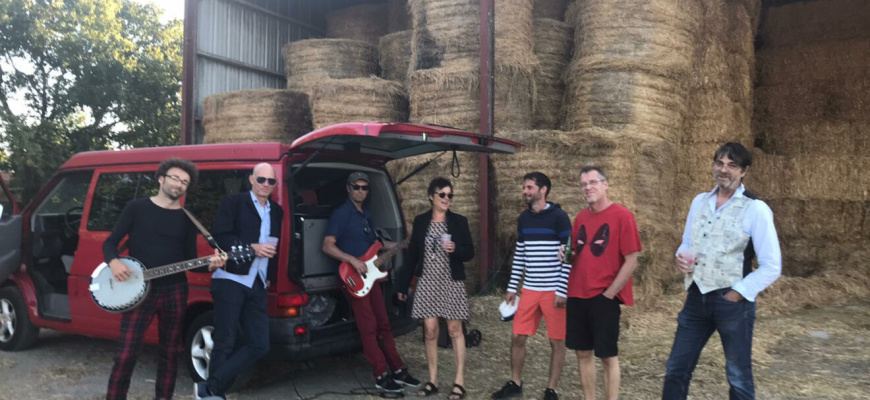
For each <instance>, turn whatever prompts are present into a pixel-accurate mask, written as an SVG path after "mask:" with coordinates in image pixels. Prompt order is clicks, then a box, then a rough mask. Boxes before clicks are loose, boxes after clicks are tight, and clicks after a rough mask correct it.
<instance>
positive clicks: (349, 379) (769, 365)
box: [0, 296, 870, 400]
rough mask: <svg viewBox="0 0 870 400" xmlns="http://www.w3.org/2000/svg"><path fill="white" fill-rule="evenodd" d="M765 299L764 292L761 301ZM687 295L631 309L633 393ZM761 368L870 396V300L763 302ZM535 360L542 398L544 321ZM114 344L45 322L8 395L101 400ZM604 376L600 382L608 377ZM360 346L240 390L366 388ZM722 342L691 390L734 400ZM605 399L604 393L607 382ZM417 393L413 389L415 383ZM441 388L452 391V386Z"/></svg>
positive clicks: (448, 375) (484, 384)
mask: <svg viewBox="0 0 870 400" xmlns="http://www.w3.org/2000/svg"><path fill="white" fill-rule="evenodd" d="M500 301H501V300H500V298H499V297H497V296H488V297H481V298H474V299H472V320H471V322H470V324H469V327H470V328H477V329H480V330H481V331H482V332H483V343H482V344H481V346H480V347H477V348H472V349H469V352H468V363H467V375H466V385H465V386H466V388H467V389H468V391H469V395H468V397H467V398H469V399H488V398H489V395H490V393H491V392H492V391H494V390H496V389H498V388H499V387H500V386H501V385H502V384H503V383H504V382H505V381H506V380H507V379H509V362H510V361H509V343H510V324H509V323H503V322H500V321H499V320H498V317H497V305H498V303H499V302H500ZM761 301H763V299H762V300H761ZM681 303H682V296H672V297H668V298H666V299H664V300H662V301H661V302H659V304H657V305H656V306H655V310H649V309H646V310H644V309H643V308H642V307H639V306H635V307H631V308H625V309H624V311H623V326H622V337H621V340H620V362H621V365H622V371H623V375H622V396H621V398H623V399H658V398H659V396H660V391H661V386H662V380H663V378H664V365H665V360H666V358H667V356H668V354H669V351H670V347H671V342H672V340H673V334H674V330H675V328H676V313H677V311H678V310H679V308H680V306H681ZM398 342H399V350H400V352H401V354H402V355H403V356H404V358H405V361H406V363H407V364H408V365H409V366H410V368H411V371H412V372H413V373H414V374H415V375H416V376H417V377H418V378H421V379H423V380H425V378H426V377H427V372H426V361H425V357H424V353H423V346H422V333H421V331H420V330H417V331H415V332H413V333H411V334H408V335H405V336H403V337H401V338H399V339H398ZM754 345H755V347H754V354H753V358H754V361H755V370H754V372H755V377H756V386H757V392H758V396H757V397H758V398H759V399H773V400H798V399H831V400H833V399H837V400H840V399H843V400H852V399H855V400H857V399H867V398H870V373H868V371H870V300H865V301H860V302H852V303H849V304H847V305H843V306H830V307H821V308H817V309H806V310H800V311H798V312H795V313H792V314H789V315H765V314H764V312H759V317H758V320H757V322H756V326H755V342H754ZM528 346H529V347H528V355H527V359H526V365H525V370H524V374H523V376H524V388H525V398H526V399H536V398H540V397H541V395H542V393H543V390H544V388H545V386H546V380H547V374H548V368H549V367H548V365H549V344H548V341H547V338H546V335H545V333H544V331H543V329H541V330H540V331H539V333H538V334H537V335H535V336H534V337H532V338H530V340H529V342H528ZM113 351H114V345H113V344H112V343H111V342H109V341H105V340H97V339H90V338H84V337H79V336H74V335H65V334H60V333H57V332H45V333H43V334H42V335H41V336H40V339H39V341H38V342H37V345H36V347H35V348H34V349H32V350H29V351H24V352H17V353H0V371H3V372H2V373H0V400H7V399H8V400H13V399H15V400H18V399H99V398H102V396H103V395H102V393H104V392H105V384H106V379H107V374H108V371H109V370H110V369H111V362H112V354H113ZM439 361H440V374H439V382H438V384H439V386H440V387H441V390H442V392H446V391H447V390H449V387H450V384H451V379H452V376H453V373H454V361H453V353H452V350H449V349H442V350H440V351H439ZM155 370H156V359H155V357H154V354H153V349H150V350H149V349H148V348H146V350H145V351H144V352H143V355H142V356H141V357H140V366H139V367H137V370H136V375H134V383H133V385H132V387H131V391H130V398H132V399H148V398H150V396H151V395H152V393H153V389H152V388H153V376H154V372H155ZM185 374H186V371H185V370H184V369H183V368H180V369H179V380H178V384H177V391H176V394H177V396H176V398H179V399H188V398H190V393H191V392H190V385H191V382H190V379H189V378H188V377H186V376H185ZM600 378H601V375H600V374H599V387H600ZM370 384H371V382H370V377H369V371H368V367H367V365H366V363H365V360H364V358H363V357H362V355H361V354H353V355H347V356H339V357H330V358H322V359H318V360H314V361H311V362H307V363H278V362H268V363H267V362H264V363H261V364H259V365H258V366H257V368H256V370H255V371H253V372H252V373H251V374H250V379H249V380H248V383H247V385H246V386H245V387H244V388H243V389H242V390H241V391H239V392H236V393H233V394H231V395H230V396H229V398H230V399H302V398H310V397H311V396H313V395H314V394H317V393H320V392H322V391H326V390H334V391H345V392H346V391H348V390H352V389H355V390H359V387H360V386H367V385H370ZM727 391H728V386H727V383H726V380H725V372H724V359H723V357H722V347H721V344H720V343H719V340H718V338H717V337H716V336H715V335H714V337H713V338H711V340H710V343H709V344H708V346H707V348H706V349H705V351H704V354H703V355H702V356H701V361H700V363H699V365H698V369H697V370H696V372H695V378H694V379H693V382H692V386H691V389H690V398H691V399H693V400H697V399H725V398H727ZM598 393H599V395H598V398H603V393H602V392H601V389H600V388H599V391H598ZM409 394H410V393H409ZM559 394H560V398H562V399H571V400H573V399H582V398H583V396H582V390H581V387H580V382H579V377H578V374H577V362H576V357H575V356H574V355H573V354H568V356H567V357H566V362H565V371H564V372H563V374H562V380H561V382H560V384H559ZM317 398H318V399H346V398H359V399H376V398H377V397H374V396H357V397H347V396H338V395H321V396H320V397H317ZM439 398H443V395H442V396H441V397H439Z"/></svg>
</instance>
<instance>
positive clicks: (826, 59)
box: [757, 29, 870, 86]
mask: <svg viewBox="0 0 870 400" xmlns="http://www.w3.org/2000/svg"><path fill="white" fill-rule="evenodd" d="M868 30H870V29H868ZM757 63H758V82H759V84H761V85H768V86H770V85H778V84H794V83H797V82H808V81H827V80H831V79H849V78H862V77H866V76H867V73H868V68H870V67H868V66H870V39H866V38H860V39H851V40H845V41H839V42H824V43H812V44H802V45H795V46H789V47H775V48H762V49H761V50H759V51H758V54H757Z"/></svg>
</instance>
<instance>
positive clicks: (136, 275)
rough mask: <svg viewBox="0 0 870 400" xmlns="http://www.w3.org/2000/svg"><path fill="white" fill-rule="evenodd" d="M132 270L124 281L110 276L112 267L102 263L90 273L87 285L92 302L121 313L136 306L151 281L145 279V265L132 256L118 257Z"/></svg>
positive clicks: (149, 288) (107, 309) (140, 301)
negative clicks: (88, 284) (89, 282)
mask: <svg viewBox="0 0 870 400" xmlns="http://www.w3.org/2000/svg"><path fill="white" fill-rule="evenodd" d="M118 259H119V260H120V261H121V262H122V263H124V265H126V266H127V268H129V269H130V270H131V271H132V274H130V277H129V278H127V280H125V281H124V282H118V281H117V280H115V277H114V276H112V269H111V268H110V267H109V265H108V264H106V263H102V264H100V265H99V266H97V268H96V269H95V270H94V273H93V274H91V285H90V287H89V289H90V292H91V298H93V299H94V303H96V305H97V306H98V307H100V308H102V309H103V310H106V311H108V312H110V313H123V312H126V311H129V310H132V309H134V308H136V306H138V305H139V304H141V303H142V301H144V300H145V297H146V296H148V292H149V291H150V290H151V283H150V282H148V281H146V280H145V276H144V272H145V266H144V265H142V263H140V262H139V261H138V260H136V259H135V258H132V257H119V258H118Z"/></svg>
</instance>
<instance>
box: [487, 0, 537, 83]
mask: <svg viewBox="0 0 870 400" xmlns="http://www.w3.org/2000/svg"><path fill="white" fill-rule="evenodd" d="M495 59H496V60H498V63H499V64H501V65H505V66H512V67H517V68H519V69H522V70H529V71H531V70H533V69H534V68H535V67H536V66H537V64H538V59H537V58H536V57H535V53H534V38H533V33H532V0H496V1H495Z"/></svg>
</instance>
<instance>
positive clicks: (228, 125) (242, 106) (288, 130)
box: [202, 89, 311, 144]
mask: <svg viewBox="0 0 870 400" xmlns="http://www.w3.org/2000/svg"><path fill="white" fill-rule="evenodd" d="M202 108H203V119H202V126H203V128H204V129H205V133H206V134H205V137H204V138H203V141H204V143H237V142H283V143H288V144H289V143H290V142H292V141H293V140H295V139H296V138H298V137H300V136H302V135H304V134H306V133H308V132H309V131H311V112H310V110H309V109H308V95H306V94H305V93H302V92H296V91H291V90H279V89H250V90H238V91H234V92H227V93H219V94H213V95H211V96H208V97H206V98H205V99H204V100H203V102H202Z"/></svg>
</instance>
